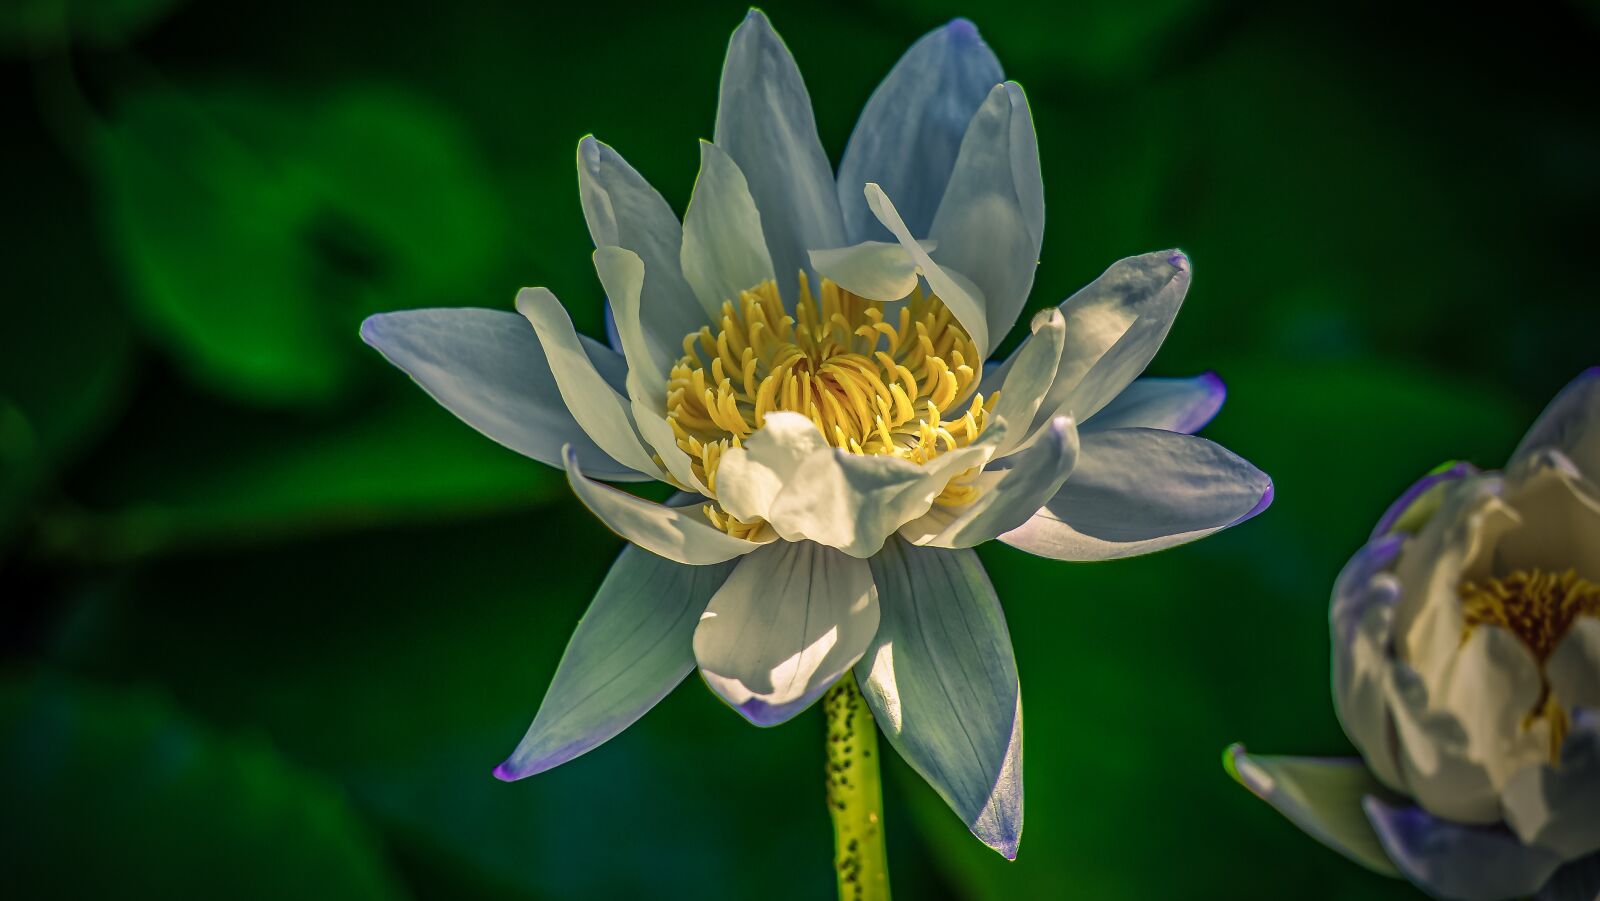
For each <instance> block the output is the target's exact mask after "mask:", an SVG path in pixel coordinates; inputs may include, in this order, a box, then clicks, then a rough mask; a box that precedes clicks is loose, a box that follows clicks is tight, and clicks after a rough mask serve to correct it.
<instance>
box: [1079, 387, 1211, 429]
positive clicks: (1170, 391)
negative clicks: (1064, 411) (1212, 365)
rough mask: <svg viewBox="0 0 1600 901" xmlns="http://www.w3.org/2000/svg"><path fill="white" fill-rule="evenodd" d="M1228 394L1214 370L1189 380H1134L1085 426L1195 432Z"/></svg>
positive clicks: (1084, 426) (1085, 427)
mask: <svg viewBox="0 0 1600 901" xmlns="http://www.w3.org/2000/svg"><path fill="white" fill-rule="evenodd" d="M1227 393H1228V390H1227V387H1226V386H1225V385H1223V383H1222V379H1220V378H1218V377H1217V374H1216V373H1214V372H1206V373H1202V374H1200V375H1197V376H1195V377H1194V378H1189V379H1154V378H1144V379H1134V380H1133V382H1132V383H1131V384H1129V385H1128V387H1126V388H1124V389H1122V393H1121V394H1118V395H1117V396H1116V397H1115V398H1113V399H1112V401H1111V402H1110V403H1108V404H1106V405H1105V406H1104V407H1101V408H1100V412H1098V413H1096V414H1094V417H1093V418H1092V419H1090V420H1089V421H1088V422H1086V423H1084V424H1083V427H1082V428H1083V431H1085V432H1103V431H1105V430H1107V429H1131V428H1147V429H1165V430H1167V431H1169V432H1184V433H1185V434H1190V435H1192V434H1194V433H1195V432H1198V431H1200V430H1201V429H1203V428H1205V426H1206V423H1208V422H1210V421H1211V420H1212V419H1213V418H1215V417H1216V415H1217V411H1219V410H1221V409H1222V401H1223V399H1224V398H1226V397H1227Z"/></svg>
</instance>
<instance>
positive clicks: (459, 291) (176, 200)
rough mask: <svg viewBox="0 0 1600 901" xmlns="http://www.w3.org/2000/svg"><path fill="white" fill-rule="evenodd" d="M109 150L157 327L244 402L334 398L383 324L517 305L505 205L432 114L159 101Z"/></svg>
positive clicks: (467, 147)
mask: <svg viewBox="0 0 1600 901" xmlns="http://www.w3.org/2000/svg"><path fill="white" fill-rule="evenodd" d="M96 150H97V153H96V154H95V159H96V161H97V164H98V168H99V171H100V175H101V182H102V185H103V189H104V195H105V196H104V200H105V222H106V233H107V236H108V238H109V239H110V241H111V242H112V245H113V247H114V248H115V250H116V252H117V254H118V256H119V257H120V259H121V261H122V263H123V265H124V269H125V271H126V273H127V276H128V278H129V281H130V287H131V289H132V294H133V298H134V300H135V301H136V302H137V303H136V305H137V308H138V311H139V313H140V314H141V318H142V320H143V321H144V323H145V324H146V325H147V326H148V327H149V329H150V331H151V332H152V333H153V334H154V335H155V336H156V337H157V338H158V339H159V340H160V341H161V342H162V343H164V344H166V345H167V346H168V347H169V348H170V349H171V350H172V352H173V353H175V354H176V355H177V356H178V357H179V359H180V361H181V362H182V363H183V364H184V367H185V368H186V370H187V371H189V372H190V373H191V374H192V375H193V376H194V377H196V378H198V379H199V380H200V381H202V382H204V383H205V384H207V385H210V386H213V387H215V388H217V389H219V390H223V391H226V392H229V393H231V394H234V395H236V396H239V397H241V398H244V399H248V400H253V401H259V402H269V403H315V402H318V401H324V400H327V399H328V398H329V397H331V396H333V395H335V394H336V393H338V391H339V390H340V389H341V388H343V387H344V386H345V385H346V383H347V382H348V381H349V379H350V377H351V375H352V373H353V371H354V370H355V369H356V366H357V361H358V360H366V359H367V358H368V356H369V352H368V351H366V350H365V348H363V347H362V345H361V343H360V341H358V340H357V339H356V327H357V325H358V324H359V323H360V321H361V319H362V318H363V317H364V316H366V315H367V314H369V313H373V312H377V311H380V310H391V309H401V308H407V307H423V306H454V305H461V304H463V303H468V304H473V303H475V304H479V305H486V304H488V303H489V302H490V299H492V298H493V297H497V296H503V297H506V298H508V299H509V297H510V294H511V289H509V288H507V287H506V284H509V281H507V282H506V284H501V285H499V287H498V288H496V286H495V281H496V277H497V276H498V275H499V274H500V273H499V272H498V270H497V266H499V265H500V264H502V263H503V262H504V260H503V258H502V255H501V254H502V251H503V248H504V246H505V244H504V237H505V224H504V223H505V210H504V207H503V204H502V203H501V201H500V199H499V197H498V196H497V195H496V194H495V193H494V191H493V190H492V188H491V186H490V184H489V182H488V180H487V178H486V177H485V175H484V173H483V171H482V169H481V166H480V163H479V162H478V160H477V157H476V153H475V150H474V148H473V147H472V145H471V142H470V141H469V140H468V138H467V136H466V135H465V134H464V133H463V132H462V130H461V128H460V126H459V125H457V123H456V122H455V121H454V120H453V119H452V118H451V117H450V116H449V115H448V114H447V113H446V112H444V111H443V110H440V109H438V108H436V107H434V106H433V105H431V104H430V103H427V102H425V101H424V100H422V99H421V98H419V97H415V96H411V95H408V94H405V93H402V92H400V91H398V90H396V89H393V88H375V87H374V88H344V89H341V90H337V91H334V92H331V93H327V94H313V95H310V96H297V95H294V94H289V93H283V92H278V91H272V90H267V89H263V88H248V87H239V86H232V87H223V86H211V87H207V88H205V89H204V90H197V91H195V92H192V93H190V92H186V91H185V90H182V89H179V88H176V87H167V88H164V89H151V90H145V91H141V92H137V93H134V94H132V95H131V96H128V97H126V98H124V100H123V101H122V102H121V103H120V104H119V105H118V110H117V112H116V114H115V117H114V119H113V121H112V123H111V124H110V125H109V126H107V127H106V129H105V131H104V132H103V134H102V135H101V139H100V140H99V142H98V143H97V147H96ZM497 292H498V293H497Z"/></svg>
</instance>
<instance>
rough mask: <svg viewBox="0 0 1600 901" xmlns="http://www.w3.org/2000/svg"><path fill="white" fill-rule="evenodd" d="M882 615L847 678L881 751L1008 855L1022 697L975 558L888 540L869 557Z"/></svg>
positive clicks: (999, 615)
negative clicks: (883, 746)
mask: <svg viewBox="0 0 1600 901" xmlns="http://www.w3.org/2000/svg"><path fill="white" fill-rule="evenodd" d="M872 578H873V581H874V582H875V583H876V584H877V586H878V605H879V607H880V608H881V610H882V614H881V617H882V619H881V622H880V624H879V626H878V635H877V638H876V639H874V641H873V643H872V646H871V647H870V648H869V649H868V650H867V653H866V654H865V655H863V656H862V658H861V662H860V663H858V664H856V681H857V682H859V683H860V685H861V691H862V693H863V694H864V695H865V696H866V699H867V703H868V704H869V705H870V706H871V707H872V713H873V716H874V717H875V718H876V719H877V721H878V727H879V728H880V729H882V730H883V734H884V735H885V736H886V737H887V738H888V739H889V744H891V745H893V746H894V749H895V750H896V751H898V752H899V753H900V756H901V757H903V758H905V760H906V762H907V763H909V764H911V768H912V769H914V770H916V771H917V773H918V774H920V775H921V776H922V778H924V779H926V780H928V783H929V784H930V785H932V786H933V788H934V790H935V791H937V792H938V793H939V796H940V797H942V798H944V800H945V803H947V804H949V805H950V807H951V809H952V810H954V811H955V812H956V815H957V816H959V817H961V821H962V822H964V823H966V824H967V828H968V829H971V830H972V834H973V835H975V836H977V837H978V839H979V840H980V841H982V842H983V843H984V844H986V845H988V846H989V847H991V848H993V849H995V850H996V851H998V852H1000V853H1001V854H1002V855H1004V856H1005V857H1006V858H1007V859H1008V860H1014V859H1016V856H1017V844H1018V842H1019V841H1020V840H1021V838H1022V694H1021V690H1020V688H1019V686H1018V684H1017V664H1016V659H1015V658H1014V657H1013V656H1012V651H1011V636H1010V635H1009V634H1008V633H1007V631H1006V620H1005V614H1004V613H1003V612H1002V611H1001V609H1000V601H999V598H997V597H996V596H995V592H994V587H993V586H992V585H990V584H989V577H988V576H987V575H986V574H985V573H984V571H983V564H982V563H980V562H979V561H978V555H977V554H975V553H973V552H972V551H970V550H941V549H937V548H918V547H912V546H911V545H909V544H906V543H905V542H903V541H899V540H894V539H891V540H890V541H889V543H888V544H886V545H884V548H883V551H882V552H881V553H879V554H878V555H877V556H876V557H873V558H872Z"/></svg>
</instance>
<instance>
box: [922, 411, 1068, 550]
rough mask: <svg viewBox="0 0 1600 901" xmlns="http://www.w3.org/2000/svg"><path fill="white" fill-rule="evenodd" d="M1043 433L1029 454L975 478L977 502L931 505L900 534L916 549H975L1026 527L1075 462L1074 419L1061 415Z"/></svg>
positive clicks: (1009, 460) (1059, 485)
mask: <svg viewBox="0 0 1600 901" xmlns="http://www.w3.org/2000/svg"><path fill="white" fill-rule="evenodd" d="M1044 432H1045V438H1044V439H1043V440H1041V441H1038V442H1036V443H1035V444H1034V445H1033V446H1032V447H1030V448H1028V450H1026V451H1023V452H1021V453H1019V454H1016V455H1015V456H1011V457H1007V458H1006V459H1005V460H1003V461H998V462H997V463H995V464H993V465H991V466H990V467H989V468H988V469H986V470H984V471H983V472H982V473H980V474H979V475H978V476H977V477H976V478H975V479H973V483H974V484H976V485H977V486H978V487H979V490H980V493H979V495H978V497H977V499H976V500H974V501H972V502H971V503H969V504H964V505H962V506H959V507H939V506H935V507H934V508H933V509H931V510H929V511H928V513H927V514H926V515H925V516H922V517H921V518H919V519H916V520H914V521H912V522H910V523H907V524H906V525H905V527H903V528H902V529H901V530H900V534H901V535H902V536H904V537H905V538H906V539H907V540H908V541H911V542H912V543H914V544H918V545H927V546H931V547H947V548H964V547H976V546H978V545H980V544H982V543H984V542H985V541H988V540H990V539H992V538H994V537H996V536H998V535H1001V534H1003V533H1005V532H1010V531H1011V530H1012V529H1015V528H1017V527H1018V526H1020V525H1022V524H1023V523H1025V522H1027V521H1028V520H1029V519H1030V518H1032V517H1033V515H1034V514H1035V512H1037V511H1038V510H1039V508H1040V507H1042V506H1043V505H1044V503H1045V502H1046V501H1048V500H1049V499H1050V498H1052V497H1054V496H1055V494H1056V493H1057V492H1058V491H1060V489H1061V485H1062V483H1063V482H1066V481H1067V477H1068V476H1069V475H1070V474H1071V473H1072V467H1073V465H1074V464H1075V463H1076V462H1077V460H1078V430H1077V428H1076V427H1075V426H1074V425H1073V423H1072V420H1070V419H1067V418H1066V417H1064V416H1063V417H1061V418H1059V419H1057V420H1055V421H1054V422H1052V423H1050V425H1048V426H1046V427H1045V429H1044ZM1002 467H1003V468H1002Z"/></svg>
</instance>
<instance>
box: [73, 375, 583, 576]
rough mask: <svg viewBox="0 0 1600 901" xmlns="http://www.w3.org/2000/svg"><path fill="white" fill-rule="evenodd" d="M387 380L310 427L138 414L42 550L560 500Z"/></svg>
mask: <svg viewBox="0 0 1600 901" xmlns="http://www.w3.org/2000/svg"><path fill="white" fill-rule="evenodd" d="M394 381H395V386H394V387H395V389H397V392H390V393H385V394H380V395H377V396H375V397H374V398H373V402H372V403H368V404H360V405H357V406H356V407H355V408H354V409H352V410H351V411H350V412H349V413H348V414H338V415H334V416H330V417H318V418H315V419H310V420H308V419H306V418H305V417H298V416H287V415H284V414H265V413H260V412H250V411H244V410H240V409H238V408H230V407H223V406H217V405H214V404H213V403H211V402H209V401H207V400H206V399H203V398H195V397H187V398H186V399H187V401H188V403H179V404H175V405H172V406H154V405H153V406H150V407H146V408H141V409H139V410H136V411H135V412H136V413H137V414H139V415H137V416H136V417H134V420H135V421H132V422H130V423H128V424H127V425H125V426H124V428H123V429H122V430H121V431H119V432H118V433H117V434H116V435H115V436H113V438H112V439H111V440H110V441H109V442H108V444H107V445H106V446H105V447H104V448H102V449H101V451H100V453H99V454H98V455H97V456H96V457H95V458H94V459H93V461H92V463H93V465H92V466H90V467H88V468H87V471H86V472H83V473H82V474H81V475H80V477H79V479H78V480H77V482H76V484H75V486H74V495H73V498H74V501H75V506H74V507H71V508H62V509H57V510H55V511H53V512H51V513H50V514H49V515H48V516H47V517H46V518H44V519H43V520H42V521H41V529H42V533H41V539H42V541H43V543H44V545H45V547H46V549H47V550H50V551H52V552H54V553H55V554H56V555H57V556H63V557H68V558H72V557H88V558H91V559H112V560H115V559H121V558H132V557H140V556H145V555H148V554H151V553H156V552H162V551H171V550H174V549H178V548H185V547H194V546H218V545H237V544H242V543H250V542H260V541H275V540H282V539H286V538H291V537H294V536H297V535H308V534H316V533H324V532H327V531H330V530H335V529H349V528H356V527H362V526H369V527H370V526H373V525H379V524H384V523H393V522H397V521H415V520H437V519H455V518H460V517H463V516H467V515H475V514H484V513H494V512H500V511H507V510H515V509H526V508H527V507H529V506H532V505H535V504H537V503H540V502H542V501H545V500H547V499H549V498H550V497H551V496H560V495H565V494H566V483H565V481H564V480H563V479H562V477H561V475H560V473H558V472H556V471H555V470H553V469H551V468H550V467H547V466H545V465H543V464H540V463H536V462H534V461H532V460H529V459H528V458H526V457H523V456H521V455H519V454H516V453H513V452H512V451H509V450H506V449H505V448H503V447H500V446H499V445H497V444H495V443H494V442H492V441H490V440H488V439H487V438H485V437H483V436H482V435H480V434H478V433H477V432H475V431H473V430H472V429H470V428H468V427H466V426H465V425H463V424H462V423H461V422H460V421H458V420H456V419H455V418H454V417H452V416H450V415H449V414H448V413H446V412H445V411H444V410H442V409H440V408H439V407H438V405H436V404H434V403H433V401H431V400H430V399H428V398H427V397H426V396H425V395H424V394H423V393H422V392H421V391H418V390H416V389H415V388H413V387H412V386H411V385H410V384H409V383H404V379H403V378H401V377H400V376H398V374H396V376H395V379H394ZM402 383H403V384H402Z"/></svg>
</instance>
